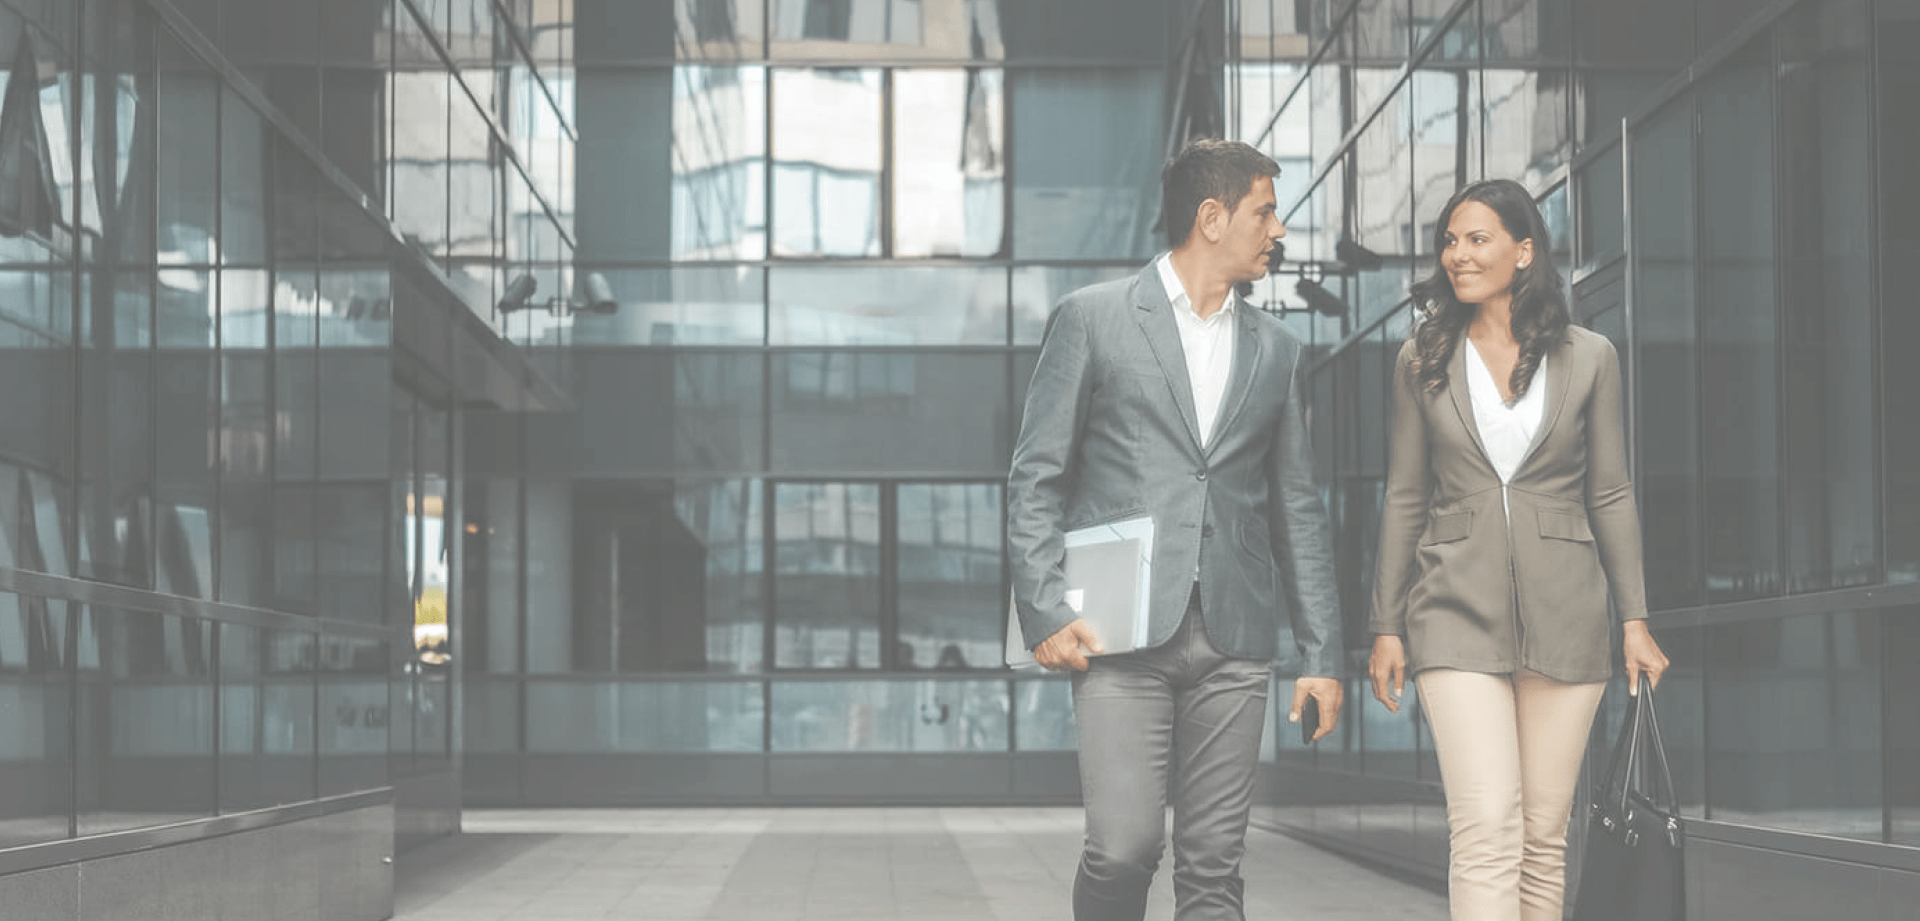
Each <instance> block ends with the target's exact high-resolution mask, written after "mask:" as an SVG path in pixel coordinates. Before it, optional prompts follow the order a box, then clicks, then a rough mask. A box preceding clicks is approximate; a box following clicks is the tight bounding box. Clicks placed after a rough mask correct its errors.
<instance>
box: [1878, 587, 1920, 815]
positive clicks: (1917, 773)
mask: <svg viewBox="0 0 1920 921" xmlns="http://www.w3.org/2000/svg"><path fill="white" fill-rule="evenodd" d="M1883 616H1884V618H1885V620H1884V621H1883V622H1884V623H1885V625H1886V631H1887V633H1886V646H1887V649H1886V656H1887V658H1886V661H1887V662H1891V663H1896V667H1894V668H1892V669H1889V670H1887V673H1886V698H1885V700H1886V707H1887V713H1886V723H1885V725H1886V727H1887V732H1888V736H1887V740H1886V749H1887V806H1888V811H1889V812H1891V813H1892V818H1893V843H1895V844H1905V845H1908V846H1912V845H1916V844H1920V672H1916V671H1915V670H1914V669H1912V668H1908V667H1905V664H1906V663H1909V662H1914V661H1916V659H1915V657H1916V656H1920V607H1905V608H1893V609H1889V610H1887V611H1886V612H1885V614H1884V615H1883Z"/></svg>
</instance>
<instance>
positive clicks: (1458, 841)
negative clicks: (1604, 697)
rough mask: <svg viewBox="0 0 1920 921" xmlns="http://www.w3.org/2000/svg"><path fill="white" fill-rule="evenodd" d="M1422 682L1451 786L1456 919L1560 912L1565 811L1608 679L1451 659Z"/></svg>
mask: <svg viewBox="0 0 1920 921" xmlns="http://www.w3.org/2000/svg"><path fill="white" fill-rule="evenodd" d="M1414 681H1415V683H1416V684H1417V685H1418V687H1419V690H1420V709H1421V710H1422V711H1423V712H1425V713H1426V715H1427V724H1428V725H1429V726H1431V727H1432V728H1433V747H1434V752H1435V753H1436V754H1437V755H1438V756H1439V758H1440V782H1441V785H1442V786H1443V787H1444V788H1445V790H1446V797H1447V827H1448V830H1449V832H1450V842H1451V845H1452V848H1451V853H1450V856H1449V859H1448V867H1447V892H1448V902H1449V904H1450V905H1451V906H1452V911H1453V919H1454V921H1560V915H1561V902H1562V899H1563V896H1564V895H1565V889H1566V847H1567V820H1568V818H1569V817H1570V816H1571V814H1572V813H1571V809H1572V806H1573V793H1574V786H1575V785H1576V784H1577V783H1578V782H1579V777H1580V761H1581V758H1582V757H1583V756H1584V755H1585V754H1586V747H1587V731H1588V730H1589V729H1590V728H1591V727H1592V726H1593V715H1594V712H1595V711H1596V710H1597V709H1599V706H1600V696H1601V693H1602V692H1603V691H1605V690H1606V684H1605V683H1604V682H1602V683H1595V684H1563V683H1561V682H1558V681H1555V680H1553V679H1551V678H1548V677H1546V676H1545V675H1541V674H1539V673H1538V672H1531V671H1520V672H1517V673H1515V674H1512V675H1489V674H1482V673H1479V672H1464V671H1456V670H1453V669H1444V668H1439V669H1428V670H1426V671H1423V672H1421V673H1420V674H1419V675H1418V676H1417V677H1416V678H1415V679H1414Z"/></svg>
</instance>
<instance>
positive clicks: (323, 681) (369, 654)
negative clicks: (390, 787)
mask: <svg viewBox="0 0 1920 921" xmlns="http://www.w3.org/2000/svg"><path fill="white" fill-rule="evenodd" d="M319 643H320V648H319V659H318V661H317V662H316V663H315V670H316V671H317V672H318V673H319V674H318V684H319V694H318V700H319V703H318V705H317V707H316V711H317V715H318V719H319V722H320V732H319V736H320V745H319V755H320V795H321V796H334V795H338V794H341V793H350V792H353V791H355V790H370V789H373V788H375V787H379V786H384V785H387V784H390V783H392V782H393V780H392V778H393V775H394V774H395V773H398V772H399V771H398V770H393V771H390V770H389V768H388V744H389V738H390V737H391V738H392V740H393V742H394V744H396V745H409V746H410V744H411V740H410V739H408V738H407V736H406V735H405V732H406V731H407V730H408V729H410V728H411V727H412V720H411V718H410V717H409V718H408V719H407V720H404V721H402V720H400V719H399V718H398V717H397V716H396V714H397V713H398V711H400V710H401V709H402V708H407V709H408V712H409V714H411V708H410V702H411V693H410V690H409V689H408V688H406V687H403V686H401V685H399V684H398V683H396V684H395V685H394V686H393V687H392V688H391V690H390V689H389V686H388V683H387V681H386V670H387V665H388V656H389V655H390V653H389V652H388V650H389V648H390V644H389V643H387V642H386V641H384V640H378V639H366V638H357V637H339V636H322V637H320V638H319ZM389 695H391V696H389ZM393 764H394V767H395V768H396V769H404V768H405V767H406V766H407V765H406V762H405V761H403V760H402V759H401V758H400V757H398V756H397V755H396V757H394V759H393Z"/></svg>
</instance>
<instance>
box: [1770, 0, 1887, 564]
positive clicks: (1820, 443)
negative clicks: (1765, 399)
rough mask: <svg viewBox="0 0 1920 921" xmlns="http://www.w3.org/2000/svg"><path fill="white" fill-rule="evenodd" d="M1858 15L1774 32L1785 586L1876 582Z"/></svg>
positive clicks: (1840, 10) (1843, 1)
mask: <svg viewBox="0 0 1920 921" xmlns="http://www.w3.org/2000/svg"><path fill="white" fill-rule="evenodd" d="M1866 18H1867V9H1866V4H1865V3H1863V2H1861V0H1832V2H1827V3H1819V4H1811V5H1808V6H1806V7H1805V8H1804V10H1803V12H1801V13H1798V14H1795V15H1792V16H1789V17H1788V18H1787V20H1786V21H1785V22H1784V23H1783V25H1782V27H1781V28H1779V29H1778V30H1777V31H1776V33H1775V34H1776V35H1777V36H1778V37H1779V40H1780V54H1781V56H1782V57H1783V58H1785V59H1786V61H1787V63H1786V64H1784V65H1783V66H1781V67H1780V68H1779V70H1778V71H1777V73H1778V75H1779V76H1778V80H1779V93H1780V116H1781V118H1782V119H1783V120H1784V121H1785V125H1783V126H1782V129H1781V130H1780V132H1779V133H1778V134H1777V137H1778V138H1779V140H1780V157H1781V162H1780V163H1779V165H1778V168H1777V172H1778V175H1780V176H1794V177H1802V178H1801V180H1800V181H1794V182H1786V183H1781V184H1780V185H1779V190H1780V200H1779V207H1780V209H1781V212H1782V213H1781V215H1780V224H1779V226H1780V228H1781V231H1782V233H1783V234H1784V236H1785V239H1782V240H1781V241H1780V242H1779V251H1780V265H1781V268H1782V269H1783V270H1784V271H1783V272H1782V282H1783V284H1784V288H1783V289H1782V291H1781V298H1780V304H1781V307H1782V308H1783V309H1784V310H1785V316H1784V317H1783V320H1784V322H1785V324H1786V326H1785V327H1784V328H1783V329H1782V330H1781V331H1780V338H1781V339H1782V340H1783V342H1784V344H1785V346H1786V350H1787V351H1786V355H1785V368H1784V371H1785V373H1786V382H1785V385H1784V386H1782V387H1781V388H1780V389H1779V392H1780V394H1781V395H1782V396H1783V397H1784V398H1785V401H1786V405H1785V406H1784V407H1783V408H1784V410H1785V420H1784V421H1785V426H1786V428H1785V431H1784V432H1782V433H1781V434H1782V445H1783V447H1784V448H1785V449H1786V457H1785V461H1786V469H1785V471H1784V473H1785V476H1786V487H1787V497H1786V498H1787V501H1786V508H1785V512H1786V521H1785V523H1784V529H1785V530H1784V534H1785V535H1786V537H1787V541H1788V543H1787V566H1788V570H1787V590H1788V591H1790V592H1806V591H1817V590H1820V589H1828V588H1837V587H1840V586H1847V585H1866V584H1870V583H1872V582H1875V581H1877V580H1878V579H1879V578H1880V564H1881V559H1882V557H1881V553H1880V530H1879V527H1878V526H1877V523H1878V518H1879V514H1878V505H1879V503H1878V496H1877V494H1876V490H1875V488H1874V469H1873V468H1874V459H1873V448H1874V427H1875V426H1874V419H1873V405H1874V381H1873V347H1874V335H1875V332H1874V328H1873V291H1872V282H1873V278H1872V254H1873V245H1872V240H1873V233H1874V230H1873V223H1872V215H1873V201H1872V198H1873V192H1872V185H1871V182H1870V177H1869V175H1868V170H1865V169H1863V168H1862V167H1863V166H1865V165H1866V164H1867V163H1870V162H1871V160H1872V157H1871V151H1870V149H1869V144H1870V143H1871V137H1872V123H1871V117H1872V116H1871V113H1870V112H1869V111H1868V100H1869V99H1870V98H1871V97H1870V94H1869V90H1868V73H1867V45H1866V41H1867V34H1868V33H1867V29H1866ZM1895 207H1897V206H1895ZM1892 341H1898V340H1892Z"/></svg>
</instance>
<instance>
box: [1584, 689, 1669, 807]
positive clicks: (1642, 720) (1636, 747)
mask: <svg viewBox="0 0 1920 921" xmlns="http://www.w3.org/2000/svg"><path fill="white" fill-rule="evenodd" d="M1643 737H1644V739H1645V743H1644V744H1645V749H1644V750H1643V749H1642V744H1643V743H1642V738H1643ZM1648 753H1651V762H1652V765H1651V768H1652V770H1655V771H1657V773H1656V774H1654V776H1653V777H1651V778H1649V777H1648V772H1649V765H1648V763H1647V762H1648V760H1649V758H1648ZM1637 779H1638V780H1640V781H1641V782H1640V783H1635V781H1636V780H1637ZM1653 779H1657V780H1658V781H1659V782H1660V783H1659V785H1658V788H1657V789H1648V787H1653V786H1654V785H1653V784H1651V783H1648V782H1647V781H1649V780H1653ZM1601 784H1602V786H1601V788H1600V789H1601V791H1602V796H1603V797H1604V798H1605V801H1607V802H1609V803H1610V804H1611V805H1612V806H1614V808H1615V809H1616V810H1617V814H1621V815H1624V814H1626V811H1627V799H1628V798H1629V796H1631V794H1632V793H1633V792H1634V791H1635V790H1636V789H1639V790H1640V792H1641V793H1642V794H1643V795H1645V796H1646V797H1647V799H1648V800H1650V801H1652V802H1653V804H1654V805H1655V806H1656V807H1664V808H1666V809H1667V810H1668V811H1673V812H1677V811H1679V796H1678V795H1677V794H1676V792H1675V791H1674V786H1673V770H1672V768H1671V767H1670V766H1669V764H1668V762H1667V749H1666V746H1665V745H1664V744H1663V743H1662V742H1661V741H1660V719H1659V716H1658V711H1657V710H1656V708H1655V707H1654V704H1653V685H1652V683H1651V682H1644V683H1642V685H1641V688H1640V693H1639V694H1637V695H1635V696H1634V698H1633V706H1632V708H1631V709H1630V710H1628V712H1627V718H1626V720H1625V721H1624V722H1622V723H1621V726H1620V736H1619V738H1617V739H1616V740H1615V741H1614V743H1613V755H1612V757H1611V758H1610V759H1609V761H1608V763H1607V772H1606V774H1604V775H1602V780H1601Z"/></svg>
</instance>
